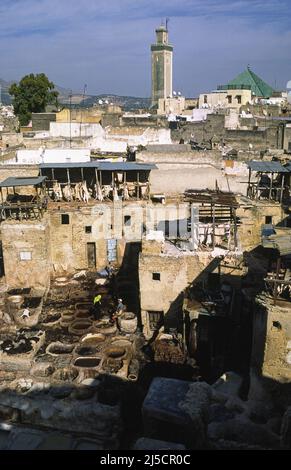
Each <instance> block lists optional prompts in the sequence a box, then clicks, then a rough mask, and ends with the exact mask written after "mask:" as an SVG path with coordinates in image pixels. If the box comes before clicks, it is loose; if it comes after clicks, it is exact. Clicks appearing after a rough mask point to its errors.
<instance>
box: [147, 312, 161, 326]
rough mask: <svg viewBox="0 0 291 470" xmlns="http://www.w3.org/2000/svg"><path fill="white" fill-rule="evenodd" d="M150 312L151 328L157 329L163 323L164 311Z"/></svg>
mask: <svg viewBox="0 0 291 470" xmlns="http://www.w3.org/2000/svg"><path fill="white" fill-rule="evenodd" d="M148 314H149V324H150V329H151V330H156V329H157V328H159V327H160V326H161V325H162V323H163V319H164V312H148Z"/></svg>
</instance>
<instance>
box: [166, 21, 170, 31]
mask: <svg viewBox="0 0 291 470" xmlns="http://www.w3.org/2000/svg"><path fill="white" fill-rule="evenodd" d="M169 22H170V18H166V30H167V31H168V24H169Z"/></svg>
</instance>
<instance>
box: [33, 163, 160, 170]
mask: <svg viewBox="0 0 291 470" xmlns="http://www.w3.org/2000/svg"><path fill="white" fill-rule="evenodd" d="M39 167H40V169H46V168H54V169H58V168H65V169H66V168H69V169H73V168H97V169H98V170H101V171H143V170H144V171H150V170H156V169H157V166H156V165H155V164H153V163H135V162H116V163H114V162H87V163H41V164H40V165H39Z"/></svg>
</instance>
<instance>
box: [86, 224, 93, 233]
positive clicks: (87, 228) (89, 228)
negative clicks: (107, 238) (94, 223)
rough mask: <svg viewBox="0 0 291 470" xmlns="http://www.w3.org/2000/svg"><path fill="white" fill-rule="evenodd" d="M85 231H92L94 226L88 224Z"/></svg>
mask: <svg viewBox="0 0 291 470" xmlns="http://www.w3.org/2000/svg"><path fill="white" fill-rule="evenodd" d="M85 233H92V227H91V225H87V226H86V227H85Z"/></svg>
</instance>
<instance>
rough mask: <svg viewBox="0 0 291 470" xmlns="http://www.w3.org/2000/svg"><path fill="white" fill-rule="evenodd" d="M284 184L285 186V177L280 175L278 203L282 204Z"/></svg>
mask: <svg viewBox="0 0 291 470" xmlns="http://www.w3.org/2000/svg"><path fill="white" fill-rule="evenodd" d="M284 184H285V175H284V173H283V174H282V184H281V194H280V203H281V204H282V199H283V191H284Z"/></svg>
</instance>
